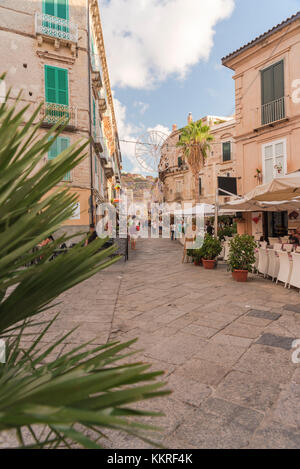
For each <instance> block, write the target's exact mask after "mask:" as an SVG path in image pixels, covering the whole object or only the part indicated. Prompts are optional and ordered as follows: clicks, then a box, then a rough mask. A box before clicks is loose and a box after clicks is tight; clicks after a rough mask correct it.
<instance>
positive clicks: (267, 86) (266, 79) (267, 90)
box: [261, 60, 285, 125]
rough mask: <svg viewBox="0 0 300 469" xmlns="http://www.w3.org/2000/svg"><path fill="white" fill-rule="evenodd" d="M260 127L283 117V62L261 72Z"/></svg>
mask: <svg viewBox="0 0 300 469" xmlns="http://www.w3.org/2000/svg"><path fill="white" fill-rule="evenodd" d="M261 101H262V102H261V103H262V125H264V124H269V123H271V122H275V121H277V120H280V119H283V118H284V117H285V103H284V62H283V60H281V61H280V62H278V63H276V64H274V65H271V66H270V67H268V68H266V69H264V70H262V71H261Z"/></svg>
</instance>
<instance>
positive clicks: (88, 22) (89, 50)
mask: <svg viewBox="0 0 300 469" xmlns="http://www.w3.org/2000/svg"><path fill="white" fill-rule="evenodd" d="M86 3H87V33H88V46H87V50H88V87H89V90H88V91H89V136H90V139H91V138H92V92H91V89H92V88H91V47H90V44H91V27H90V6H89V0H87V2H86ZM90 167H91V197H90V200H91V202H90V204H89V206H90V225H93V224H94V179H93V144H92V141H91V142H90Z"/></svg>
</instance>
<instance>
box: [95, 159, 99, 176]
mask: <svg viewBox="0 0 300 469" xmlns="http://www.w3.org/2000/svg"><path fill="white" fill-rule="evenodd" d="M95 173H96V174H98V161H97V156H96V155H95Z"/></svg>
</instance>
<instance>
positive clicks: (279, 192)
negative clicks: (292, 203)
mask: <svg viewBox="0 0 300 469" xmlns="http://www.w3.org/2000/svg"><path fill="white" fill-rule="evenodd" d="M297 196H300V170H299V171H296V172H294V173H290V174H287V175H286V176H282V177H277V178H275V179H273V180H272V181H271V182H269V183H267V184H263V185H261V186H257V187H256V188H255V189H253V190H252V191H251V192H248V194H246V196H245V199H247V200H257V201H263V202H268V201H271V202H275V201H289V200H293V199H295V198H296V197H297Z"/></svg>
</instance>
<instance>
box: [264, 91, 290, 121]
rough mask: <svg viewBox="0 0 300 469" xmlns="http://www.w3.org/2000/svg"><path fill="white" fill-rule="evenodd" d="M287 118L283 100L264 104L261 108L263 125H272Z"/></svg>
mask: <svg viewBox="0 0 300 469" xmlns="http://www.w3.org/2000/svg"><path fill="white" fill-rule="evenodd" d="M284 118H285V99H284V96H283V97H282V98H279V99H276V100H275V101H271V102H270V103H267V104H263V105H262V107H261V123H262V125H265V124H271V123H272V122H276V121H279V120H281V119H284Z"/></svg>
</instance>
